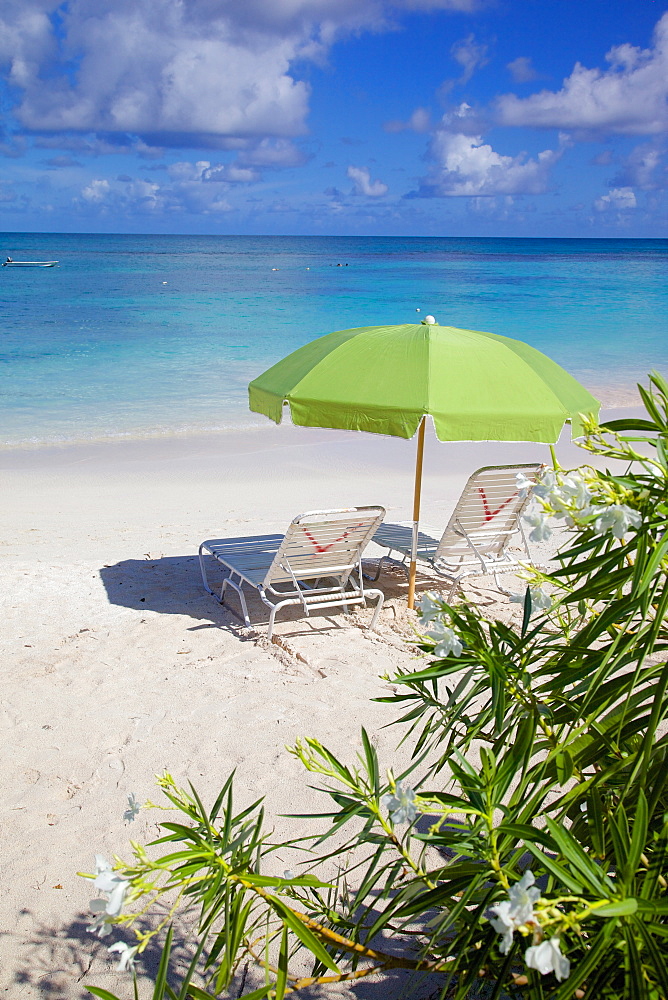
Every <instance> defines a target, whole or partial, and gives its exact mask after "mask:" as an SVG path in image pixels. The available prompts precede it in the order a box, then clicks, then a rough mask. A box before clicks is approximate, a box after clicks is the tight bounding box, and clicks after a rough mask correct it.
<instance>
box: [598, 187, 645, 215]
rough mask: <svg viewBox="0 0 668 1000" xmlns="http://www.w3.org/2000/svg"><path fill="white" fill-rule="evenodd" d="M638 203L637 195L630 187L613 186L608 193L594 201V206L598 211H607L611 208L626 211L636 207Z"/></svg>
mask: <svg viewBox="0 0 668 1000" xmlns="http://www.w3.org/2000/svg"><path fill="white" fill-rule="evenodd" d="M636 205H637V202H636V196H635V194H634V192H633V189H632V188H630V187H622V188H611V189H610V190H609V191H608V193H607V194H604V195H601V197H600V198H597V199H596V201H595V202H594V208H595V209H596V211H597V212H607V211H609V210H610V209H616V210H617V211H620V210H621V211H624V210H625V209H629V208H635V207H636Z"/></svg>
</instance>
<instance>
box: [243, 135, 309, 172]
mask: <svg viewBox="0 0 668 1000" xmlns="http://www.w3.org/2000/svg"><path fill="white" fill-rule="evenodd" d="M237 159H238V162H239V164H240V165H242V166H246V165H247V166H253V167H271V168H273V169H277V168H279V167H301V166H303V164H304V163H306V161H307V160H308V159H309V157H308V156H306V154H305V153H304V152H303V150H301V149H299V147H298V146H296V145H295V144H294V142H291V141H290V140H289V139H261V140H260V141H259V142H254V143H250V144H249V145H248V146H247V147H246V148H245V149H243V150H242V151H241V152H240V153H239V156H238V158H237Z"/></svg>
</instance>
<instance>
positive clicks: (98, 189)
mask: <svg viewBox="0 0 668 1000" xmlns="http://www.w3.org/2000/svg"><path fill="white" fill-rule="evenodd" d="M110 190H111V188H110V185H109V181H108V180H105V179H101V180H100V179H98V180H93V181H91V182H90V184H88V185H86V187H85V188H84V189H83V190H82V192H81V197H82V198H83V199H84V201H88V202H91V203H92V204H95V203H96V202H98V203H99V202H101V201H104V200H105V198H106V197H107V195H108V194H109V191H110Z"/></svg>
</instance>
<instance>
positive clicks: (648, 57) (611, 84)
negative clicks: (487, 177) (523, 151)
mask: <svg viewBox="0 0 668 1000" xmlns="http://www.w3.org/2000/svg"><path fill="white" fill-rule="evenodd" d="M605 58H606V60H607V61H608V62H609V63H610V68H609V69H607V70H600V69H587V68H586V67H585V66H582V65H581V64H580V63H576V65H575V68H574V69H573V72H572V73H571V75H570V76H569V77H567V78H566V79H565V80H564V85H563V87H562V89H561V90H558V91H549V90H542V91H540V93H538V94H532V95H531V96H530V97H526V98H523V99H522V98H519V97H517V96H516V95H515V94H505V95H503V96H502V97H499V98H498V100H497V101H496V105H495V111H496V120H497V123H498V124H501V125H518V126H530V127H534V128H568V129H576V130H579V131H589V132H598V133H600V132H604V133H606V132H619V133H624V134H628V135H650V134H654V133H658V132H663V131H665V130H666V128H668V12H667V13H665V14H664V15H663V17H662V18H661V19H660V20H659V22H658V23H657V25H656V27H655V29H654V38H653V47H652V48H649V49H640V48H637V47H636V46H633V45H628V44H625V45H617V46H615V48H612V49H611V50H610V51H609V52H608V53H607V55H606V57H605Z"/></svg>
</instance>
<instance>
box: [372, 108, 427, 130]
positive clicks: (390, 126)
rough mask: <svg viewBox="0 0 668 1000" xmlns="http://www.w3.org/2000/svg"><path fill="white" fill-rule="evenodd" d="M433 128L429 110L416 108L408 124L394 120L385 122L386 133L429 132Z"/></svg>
mask: <svg viewBox="0 0 668 1000" xmlns="http://www.w3.org/2000/svg"><path fill="white" fill-rule="evenodd" d="M430 128H431V114H430V112H429V111H428V109H427V108H416V109H415V111H414V112H413V114H412V115H411V116H410V118H409V119H408V121H407V122H402V121H400V120H398V119H394V120H392V121H389V122H385V124H384V125H383V129H384V130H385V131H386V132H408V131H410V132H428V131H429V129H430Z"/></svg>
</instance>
